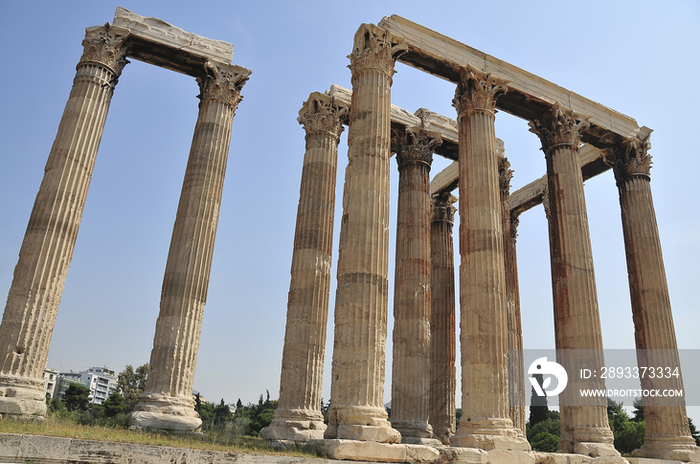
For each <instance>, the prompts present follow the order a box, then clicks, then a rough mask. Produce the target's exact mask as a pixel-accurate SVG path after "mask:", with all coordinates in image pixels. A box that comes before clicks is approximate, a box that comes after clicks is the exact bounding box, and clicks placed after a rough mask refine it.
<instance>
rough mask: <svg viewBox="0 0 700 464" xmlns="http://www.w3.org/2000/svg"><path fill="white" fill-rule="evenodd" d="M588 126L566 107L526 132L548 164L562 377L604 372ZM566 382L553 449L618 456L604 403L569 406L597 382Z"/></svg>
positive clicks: (556, 329) (553, 111)
mask: <svg viewBox="0 0 700 464" xmlns="http://www.w3.org/2000/svg"><path fill="white" fill-rule="evenodd" d="M587 127H588V123H587V122H585V121H583V120H581V119H580V118H579V117H578V115H576V114H575V113H574V112H573V111H571V110H569V109H568V108H566V107H564V106H562V105H559V104H558V103H557V104H554V105H553V106H552V107H551V108H550V109H549V110H548V111H546V112H545V113H543V114H542V116H541V118H540V119H536V120H533V121H531V122H530V128H531V129H530V130H531V131H532V132H534V133H535V134H537V135H538V136H539V138H540V141H541V142H542V150H543V151H544V153H545V157H546V161H547V187H548V195H549V199H548V205H549V210H550V211H549V213H550V214H549V235H550V254H551V263H552V285H553V296H554V332H555V343H556V349H557V362H558V363H559V364H561V365H562V366H563V367H564V368H565V369H566V370H567V372H578V369H580V368H581V366H582V363H586V364H591V365H593V366H603V365H604V361H603V339H602V334H601V328H600V316H599V313H598V298H597V293H596V286H595V275H594V269H593V252H592V250H591V240H590V234H589V228H588V216H587V214H586V203H585V198H584V192H583V177H582V175H581V168H580V166H579V156H578V153H579V144H580V141H581V132H582V131H584V130H585V129H587ZM582 382H583V381H582V380H581V379H579V378H577V376H574V375H569V382H568V385H567V387H566V389H565V390H564V391H563V392H562V393H561V394H560V395H559V404H560V412H561V439H560V442H559V450H560V451H562V452H570V453H571V452H574V453H578V454H588V455H619V453H617V452H616V451H615V449H614V448H613V445H612V442H613V435H612V432H611V431H610V427H609V425H608V415H607V403H606V399H605V398H602V397H600V398H594V399H590V401H589V402H588V403H587V404H585V405H583V404H580V402H579V404H574V403H575V401H574V400H573V392H576V393H577V392H578V390H579V389H580V388H601V389H602V388H605V382H604V380H603V379H600V378H596V379H594V380H591V379H588V380H586V381H585V383H582Z"/></svg>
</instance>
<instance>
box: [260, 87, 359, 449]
mask: <svg viewBox="0 0 700 464" xmlns="http://www.w3.org/2000/svg"><path fill="white" fill-rule="evenodd" d="M347 113H348V108H347V107H345V106H341V105H338V104H337V103H336V102H335V101H334V99H333V98H332V97H329V96H328V95H323V94H320V93H313V94H311V96H310V97H309V100H308V101H306V102H305V103H304V106H303V107H302V109H301V110H300V111H299V118H298V121H299V123H300V124H303V125H304V129H305V130H306V154H305V155H304V165H303V168H302V174H301V189H300V192H299V207H298V209H297V224H296V231H295V234H294V251H293V254H292V270H291V283H290V285H289V295H288V300H287V327H286V330H285V335H284V351H283V353H282V375H281V377H280V398H279V406H278V407H277V410H276V411H275V416H274V418H273V420H272V423H271V424H270V426H269V427H266V428H265V429H263V431H262V433H261V435H262V437H263V438H267V439H278V440H292V441H308V440H312V439H321V438H323V432H324V431H325V430H326V425H325V424H324V423H323V414H322V413H321V388H322V383H323V362H324V357H325V349H326V323H327V321H328V299H329V292H330V284H331V251H332V245H333V218H334V212H335V182H336V174H337V165H338V142H339V141H340V134H341V133H342V131H343V122H345V121H346V120H347Z"/></svg>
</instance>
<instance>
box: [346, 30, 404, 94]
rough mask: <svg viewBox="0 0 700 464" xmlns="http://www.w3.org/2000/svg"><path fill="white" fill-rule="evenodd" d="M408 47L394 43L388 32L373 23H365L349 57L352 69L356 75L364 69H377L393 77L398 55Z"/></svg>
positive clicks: (356, 35)
mask: <svg viewBox="0 0 700 464" xmlns="http://www.w3.org/2000/svg"><path fill="white" fill-rule="evenodd" d="M406 49H407V47H406V45H404V44H394V43H393V42H392V40H391V37H390V35H389V33H388V32H386V31H384V30H382V29H380V28H378V27H376V26H372V25H371V24H363V25H362V26H361V27H360V29H359V30H358V31H357V33H356V34H355V45H354V48H353V51H352V53H351V54H350V55H348V58H349V59H350V65H349V66H348V67H349V68H350V71H351V72H352V75H353V76H355V75H357V74H359V73H361V72H363V71H367V70H376V71H381V72H383V73H385V74H386V75H387V76H388V77H389V81H390V84H389V85H391V79H392V76H393V75H394V73H395V72H396V71H395V70H394V64H395V62H396V58H397V56H399V55H400V54H401V53H403V52H404V51H405V50H406Z"/></svg>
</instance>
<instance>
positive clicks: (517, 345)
mask: <svg viewBox="0 0 700 464" xmlns="http://www.w3.org/2000/svg"><path fill="white" fill-rule="evenodd" d="M498 174H499V180H500V187H501V213H502V220H503V260H504V264H505V273H506V313H507V318H508V340H507V348H508V411H509V415H510V419H511V420H512V421H513V426H514V427H515V429H516V430H517V431H518V434H519V436H521V437H523V438H524V437H525V436H526V435H525V422H526V421H527V419H526V414H525V392H526V390H525V372H524V369H525V367H524V361H523V328H522V324H521V321H520V288H519V287H518V261H517V254H516V249H515V239H516V237H517V235H518V216H517V215H514V214H511V212H510V207H509V206H508V199H509V197H510V180H511V179H512V178H513V170H512V169H510V162H509V161H508V159H507V158H505V157H503V158H499V164H498Z"/></svg>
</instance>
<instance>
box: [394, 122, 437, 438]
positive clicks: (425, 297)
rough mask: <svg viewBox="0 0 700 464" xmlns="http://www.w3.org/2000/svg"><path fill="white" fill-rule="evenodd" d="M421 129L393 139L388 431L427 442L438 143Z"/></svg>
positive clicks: (429, 427) (430, 429)
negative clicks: (433, 170)
mask: <svg viewBox="0 0 700 464" xmlns="http://www.w3.org/2000/svg"><path fill="white" fill-rule="evenodd" d="M441 142H442V141H441V140H440V139H433V138H431V137H430V136H429V135H428V134H427V133H425V132H424V131H423V130H422V129H418V130H415V131H413V130H410V129H406V131H405V132H404V133H403V134H400V135H398V136H397V137H396V140H395V143H396V145H397V151H396V160H397V162H398V166H399V199H398V206H397V223H396V267H395V286H394V332H393V343H394V345H393V357H392V359H393V364H392V377H391V380H392V387H391V426H392V427H394V428H395V429H396V430H398V431H399V432H401V436H402V437H403V439H404V440H403V441H404V442H406V441H407V440H409V441H411V440H412V439H414V438H431V437H432V434H433V429H432V427H431V426H430V424H429V423H428V417H429V414H430V401H429V399H430V298H431V291H430V203H431V201H430V177H429V174H430V165H431V164H432V161H433V148H434V147H435V146H436V145H438V144H440V143H441Z"/></svg>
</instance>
